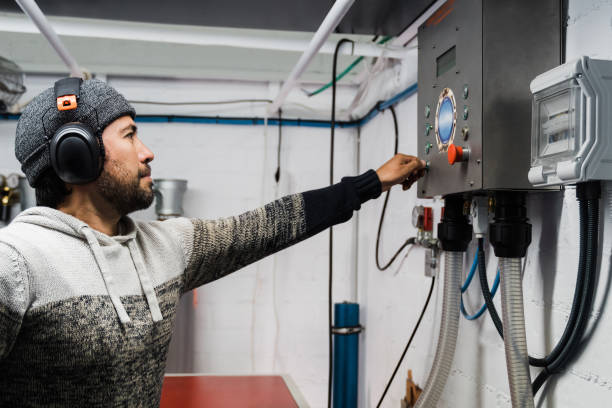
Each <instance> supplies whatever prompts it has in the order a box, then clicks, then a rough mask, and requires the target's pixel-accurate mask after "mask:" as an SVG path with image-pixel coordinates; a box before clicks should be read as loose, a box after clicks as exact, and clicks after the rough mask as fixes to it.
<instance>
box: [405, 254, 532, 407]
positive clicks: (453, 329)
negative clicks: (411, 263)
mask: <svg viewBox="0 0 612 408" xmlns="http://www.w3.org/2000/svg"><path fill="white" fill-rule="evenodd" d="M463 254H464V252H445V253H444V290H443V299H442V321H441V322H440V336H439V337H438V346H437V348H436V356H435V358H434V362H433V365H432V367H431V371H430V372H429V377H428V378H427V382H426V383H425V388H424V389H423V393H422V394H421V396H420V397H419V399H418V401H417V403H416V405H415V408H432V407H435V406H436V405H437V403H438V400H439V399H440V396H441V395H442V391H444V386H445V385H446V380H447V379H448V375H449V373H450V369H451V365H452V364H453V358H454V357H455V346H456V345H457V333H458V331H459V305H460V303H461V272H462V270H463ZM519 277H520V274H519Z"/></svg>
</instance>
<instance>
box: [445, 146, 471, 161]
mask: <svg viewBox="0 0 612 408" xmlns="http://www.w3.org/2000/svg"><path fill="white" fill-rule="evenodd" d="M469 158H470V149H464V148H463V147H461V146H457V145H454V144H451V145H449V146H448V164H450V165H451V166H452V165H453V164H455V163H457V162H462V161H468V159H469Z"/></svg>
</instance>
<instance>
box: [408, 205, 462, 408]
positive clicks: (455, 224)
mask: <svg viewBox="0 0 612 408" xmlns="http://www.w3.org/2000/svg"><path fill="white" fill-rule="evenodd" d="M464 204H465V200H464V199H463V197H462V196H461V195H451V196H447V197H445V199H444V205H445V206H444V215H443V217H442V222H441V223H440V224H438V239H439V240H440V243H441V244H442V250H443V251H445V252H444V290H443V298H442V318H441V323H440V335H439V337H438V346H437V348H436V356H435V358H434V362H433V365H432V368H431V371H430V373H429V377H428V378H427V382H426V383H425V388H424V389H423V393H422V394H421V396H420V397H419V399H418V400H417V403H416V405H415V408H430V407H435V406H437V404H438V400H439V399H440V396H441V395H442V391H444V386H445V385H446V380H447V379H448V375H449V373H450V369H451V366H452V364H453V359H454V357H455V346H456V344H457V335H458V332H459V307H460V303H461V273H462V271H463V256H464V254H465V251H466V249H467V246H468V244H469V242H470V241H471V239H472V226H471V225H470V224H469V222H468V218H467V216H466V214H465V211H464V208H465V205H464Z"/></svg>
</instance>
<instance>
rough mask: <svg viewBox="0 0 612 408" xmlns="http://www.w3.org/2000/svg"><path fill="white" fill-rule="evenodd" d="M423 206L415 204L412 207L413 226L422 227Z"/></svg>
mask: <svg viewBox="0 0 612 408" xmlns="http://www.w3.org/2000/svg"><path fill="white" fill-rule="evenodd" d="M424 212H425V208H424V207H423V206H422V205H417V206H415V207H414V208H413V209H412V226H413V227H414V228H422V227H423V214H424Z"/></svg>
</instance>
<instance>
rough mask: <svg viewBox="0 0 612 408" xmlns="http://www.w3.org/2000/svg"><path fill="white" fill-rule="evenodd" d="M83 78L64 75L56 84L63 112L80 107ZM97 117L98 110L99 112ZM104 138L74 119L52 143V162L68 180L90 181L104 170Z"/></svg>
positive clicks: (79, 182)
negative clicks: (100, 138)
mask: <svg viewBox="0 0 612 408" xmlns="http://www.w3.org/2000/svg"><path fill="white" fill-rule="evenodd" d="M82 82H83V80H82V79H81V78H64V79H60V80H59V81H57V82H56V83H55V86H54V89H55V99H56V101H57V109H58V110H59V111H61V112H64V111H70V110H74V109H76V108H77V106H78V103H79V95H80V91H81V83H82ZM96 116H97V112H96ZM102 152H103V148H102V146H101V140H99V138H98V137H96V134H95V133H94V131H93V129H91V127H90V126H88V125H87V124H85V123H81V122H70V123H66V124H65V125H63V126H61V127H60V128H59V129H57V130H56V131H55V134H54V135H53V137H52V138H51V140H50V142H49V155H50V157H51V165H52V166H53V170H55V173H56V174H57V175H58V177H59V178H60V179H61V180H62V181H64V182H65V183H70V184H86V183H89V182H92V181H94V180H95V179H97V178H98V176H99V175H100V173H101V172H102V165H103V160H102V159H103V157H102V154H103V153H102Z"/></svg>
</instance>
